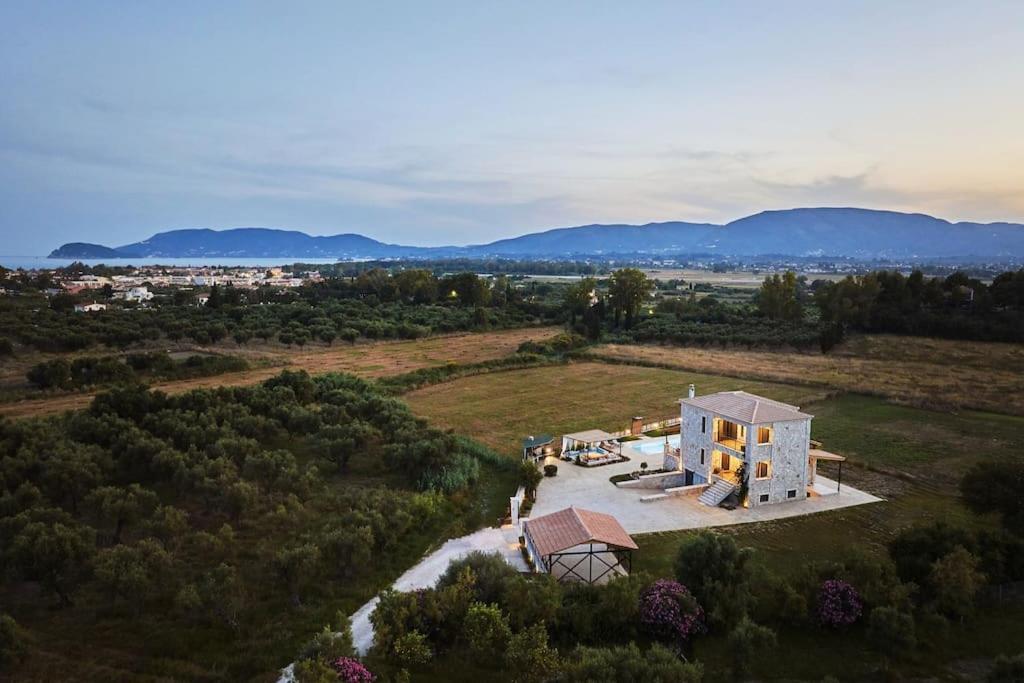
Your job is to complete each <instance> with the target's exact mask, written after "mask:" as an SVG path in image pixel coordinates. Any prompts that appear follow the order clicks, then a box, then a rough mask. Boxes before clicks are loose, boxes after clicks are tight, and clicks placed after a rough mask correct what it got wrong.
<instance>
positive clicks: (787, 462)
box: [680, 403, 811, 507]
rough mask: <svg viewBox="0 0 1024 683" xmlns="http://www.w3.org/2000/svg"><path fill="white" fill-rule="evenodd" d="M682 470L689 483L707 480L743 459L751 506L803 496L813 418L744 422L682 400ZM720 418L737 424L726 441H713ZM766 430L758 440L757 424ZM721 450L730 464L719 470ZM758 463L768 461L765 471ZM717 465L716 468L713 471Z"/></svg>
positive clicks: (731, 472) (732, 471)
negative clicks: (731, 438) (764, 473)
mask: <svg viewBox="0 0 1024 683" xmlns="http://www.w3.org/2000/svg"><path fill="white" fill-rule="evenodd" d="M680 418H681V434H682V436H681V439H680V449H681V452H682V460H683V462H682V466H683V471H684V472H686V477H687V482H686V483H687V484H702V483H705V482H710V481H711V480H712V479H714V478H716V477H718V476H724V477H726V478H729V477H735V474H736V472H737V470H738V469H739V467H740V465H741V464H742V465H744V477H745V479H746V481H747V486H748V499H747V504H748V505H749V506H750V507H757V506H758V505H766V504H772V503H783V502H787V501H793V500H803V499H805V498H806V497H807V470H808V450H809V448H810V438H811V418H810V416H807V417H805V418H801V419H793V420H782V421H777V422H768V423H763V422H762V423H756V424H755V423H749V422H747V423H745V422H741V421H739V420H736V419H733V418H729V417H726V416H723V415H721V414H718V413H716V412H714V411H711V410H708V409H704V408H700V407H697V406H692V405H687V404H686V403H683V404H682V406H681V413H680ZM722 421H728V422H732V423H733V424H735V425H736V427H737V429H736V440H735V441H730V442H729V443H730V445H731V447H730V446H726V445H723V444H722V443H716V442H715V434H716V429H717V428H718V427H719V425H720V424H721V422H722ZM759 429H768V430H770V441H769V443H765V444H759V443H758V433H759V432H758V430H759ZM723 454H725V456H727V458H728V460H729V463H728V470H726V471H721V470H722V459H723ZM758 463H767V465H766V467H767V476H763V477H758V476H757V475H758ZM716 469H717V470H719V471H718V472H716Z"/></svg>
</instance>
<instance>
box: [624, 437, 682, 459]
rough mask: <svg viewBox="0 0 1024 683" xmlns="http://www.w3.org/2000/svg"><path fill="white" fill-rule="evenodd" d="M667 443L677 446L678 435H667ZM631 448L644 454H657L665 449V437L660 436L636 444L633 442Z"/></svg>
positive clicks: (673, 446)
mask: <svg viewBox="0 0 1024 683" xmlns="http://www.w3.org/2000/svg"><path fill="white" fill-rule="evenodd" d="M668 445H669V446H671V447H672V448H679V435H678V434H674V435H672V436H670V437H668ZM633 448H635V449H636V450H638V451H640V452H641V453H644V454H646V455H657V454H659V453H663V452H664V451H665V439H664V437H662V438H659V439H653V440H651V441H643V442H641V443H638V444H633Z"/></svg>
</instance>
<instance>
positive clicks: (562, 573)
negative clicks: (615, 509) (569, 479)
mask: <svg viewBox="0 0 1024 683" xmlns="http://www.w3.org/2000/svg"><path fill="white" fill-rule="evenodd" d="M523 537H524V539H525V543H526V549H527V552H528V553H529V555H530V557H531V558H532V559H533V561H534V563H535V565H536V566H537V568H538V570H540V571H544V572H547V573H548V574H551V575H552V576H554V577H555V578H556V579H558V580H559V581H581V582H584V583H591V584H594V583H602V582H604V581H607V580H608V579H610V578H612V577H614V576H619V575H622V576H626V575H628V574H629V572H630V570H631V568H632V566H633V551H634V550H636V549H637V545H636V542H634V541H633V539H632V538H631V537H630V535H629V534H628V533H626V530H625V529H623V528H622V525H621V524H619V521H618V520H617V519H615V518H614V517H612V516H611V515H606V514H604V513H602V512H593V511H591V510H582V509H580V508H576V507H568V508H566V509H564V510H559V511H558V512H553V513H551V514H550V515H544V516H543V517H537V518H535V519H530V520H527V521H525V522H524V523H523Z"/></svg>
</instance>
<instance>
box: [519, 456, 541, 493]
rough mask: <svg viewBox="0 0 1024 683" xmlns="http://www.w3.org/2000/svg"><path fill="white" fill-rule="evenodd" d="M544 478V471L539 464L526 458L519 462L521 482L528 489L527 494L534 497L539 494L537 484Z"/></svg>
mask: <svg viewBox="0 0 1024 683" xmlns="http://www.w3.org/2000/svg"><path fill="white" fill-rule="evenodd" d="M543 479H544V473H543V472H541V471H540V470H539V469H537V465H535V464H534V463H532V462H530V461H529V460H524V461H522V462H521V463H520V464H519V484H520V485H521V486H523V488H525V489H526V495H527V496H528V497H530V498H534V497H535V496H536V495H537V486H538V485H539V484H540V482H541V481H542V480H543Z"/></svg>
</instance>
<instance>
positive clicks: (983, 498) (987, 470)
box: [960, 461, 1024, 535]
mask: <svg viewBox="0 0 1024 683" xmlns="http://www.w3.org/2000/svg"><path fill="white" fill-rule="evenodd" d="M1022 489H1024V462H1017V461H1004V462H986V463H978V464H976V465H975V466H974V467H972V468H971V469H969V470H968V471H967V473H966V474H965V475H964V477H963V479H961V480H960V495H961V496H963V499H964V503H965V504H966V505H967V507H969V508H970V509H971V510H973V511H974V512H977V513H978V514H986V513H990V512H996V513H999V514H1000V515H1001V516H1002V519H1003V525H1004V526H1005V527H1006V528H1007V529H1008V530H1010V531H1013V532H1015V533H1017V534H1021V535H1024V496H1021V495H1020V491H1021V490H1022Z"/></svg>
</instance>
